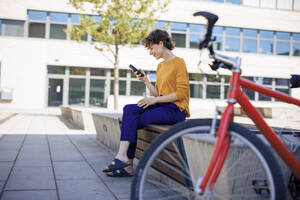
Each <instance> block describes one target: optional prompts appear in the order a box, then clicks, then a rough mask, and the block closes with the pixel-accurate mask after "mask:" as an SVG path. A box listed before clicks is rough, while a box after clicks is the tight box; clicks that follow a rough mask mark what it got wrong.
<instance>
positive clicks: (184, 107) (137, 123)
mask: <svg viewBox="0 0 300 200" xmlns="http://www.w3.org/2000/svg"><path fill="white" fill-rule="evenodd" d="M144 45H145V47H146V48H147V49H148V50H149V52H150V55H152V56H153V57H155V58H156V59H157V60H158V59H161V58H162V59H163V61H162V62H161V63H159V64H158V66H157V71H156V84H155V86H153V85H152V84H151V83H150V81H149V79H148V78H147V76H141V75H138V73H137V72H135V75H136V76H137V78H138V79H139V80H140V81H143V82H144V83H145V85H146V87H147V88H148V90H149V91H150V94H151V95H152V96H154V97H145V98H143V99H141V100H140V101H138V103H137V104H129V105H126V106H124V109H123V111H124V112H123V118H122V127H121V139H120V147H119V151H118V153H117V155H116V157H115V159H114V160H113V162H112V163H111V164H110V165H109V166H107V167H105V168H104V169H103V172H104V173H106V174H107V175H108V176H117V177H122V176H132V175H133V166H132V159H133V158H134V155H135V149H136V142H137V129H140V128H143V127H145V126H146V125H148V124H175V123H178V122H180V121H183V120H185V118H186V117H189V116H190V112H189V98H190V89H189V78H188V73H187V69H186V65H185V62H184V60H183V59H182V58H179V57H176V56H175V55H174V54H173V53H172V50H173V49H174V42H173V41H172V39H171V38H170V36H169V34H168V33H167V32H166V31H164V30H159V29H156V30H154V31H152V32H151V33H150V34H149V35H148V36H147V37H146V38H145V39H144ZM140 71H141V70H140ZM141 72H143V71H141ZM143 73H144V72H143Z"/></svg>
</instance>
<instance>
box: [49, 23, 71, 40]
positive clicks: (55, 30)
mask: <svg viewBox="0 0 300 200" xmlns="http://www.w3.org/2000/svg"><path fill="white" fill-rule="evenodd" d="M66 28H67V25H62V24H51V25H50V38H51V39H62V40H65V39H67V34H66V33H65V32H64V29H66Z"/></svg>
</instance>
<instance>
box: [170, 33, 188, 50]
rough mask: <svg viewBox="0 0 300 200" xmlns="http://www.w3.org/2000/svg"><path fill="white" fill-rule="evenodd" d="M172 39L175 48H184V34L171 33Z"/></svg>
mask: <svg viewBox="0 0 300 200" xmlns="http://www.w3.org/2000/svg"><path fill="white" fill-rule="evenodd" d="M172 39H173V40H174V42H175V44H176V47H185V41H186V38H185V34H181V33H172Z"/></svg>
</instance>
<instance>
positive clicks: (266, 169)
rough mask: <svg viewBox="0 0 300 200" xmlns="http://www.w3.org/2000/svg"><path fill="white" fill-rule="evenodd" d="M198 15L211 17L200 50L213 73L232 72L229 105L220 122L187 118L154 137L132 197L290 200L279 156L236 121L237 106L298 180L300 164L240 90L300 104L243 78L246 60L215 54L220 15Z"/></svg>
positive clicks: (140, 165)
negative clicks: (206, 53)
mask: <svg viewBox="0 0 300 200" xmlns="http://www.w3.org/2000/svg"><path fill="white" fill-rule="evenodd" d="M194 16H203V17H205V18H206V19H207V28H206V34H205V38H204V40H202V41H201V42H200V44H199V49H203V48H207V49H208V50H209V54H210V57H211V58H212V59H213V62H212V63H211V65H210V67H211V68H212V70H217V69H219V68H224V69H228V70H231V71H232V77H231V80H230V88H229V91H228V103H227V107H226V109H225V111H224V112H223V114H222V117H221V119H220V120H218V119H217V117H218V114H217V113H216V116H215V118H214V119H192V120H186V121H184V122H181V123H178V124H176V125H174V126H172V127H171V128H170V129H169V130H167V131H166V132H164V133H163V134H161V135H160V136H158V137H157V138H155V140H154V141H153V142H152V144H151V145H150V146H149V147H148V148H147V150H146V151H145V152H144V154H143V157H142V158H141V160H140V162H139V164H138V166H137V169H136V173H135V176H134V179H133V182H132V185H131V199H222V200H223V199H238V200H241V199H276V200H283V199H286V195H287V194H286V189H287V187H286V186H285V184H284V179H283V175H282V172H281V169H280V166H279V164H278V162H277V160H276V158H275V156H274V155H273V153H272V151H271V150H270V148H269V147H268V146H267V144H266V142H265V141H263V140H262V137H261V136H259V135H256V134H254V133H251V132H250V131H249V130H248V129H247V128H245V127H243V126H241V125H240V124H237V123H234V122H233V119H234V112H233V108H234V104H236V103H239V104H240V106H241V107H242V108H243V110H244V111H245V113H246V114H247V115H248V116H249V118H251V119H252V121H253V122H254V123H255V125H256V126H257V128H258V129H259V130H260V132H261V133H262V135H263V136H264V137H265V139H266V140H267V141H268V142H269V144H270V145H271V146H272V147H273V149H274V150H275V151H276V152H277V154H278V155H279V157H281V159H282V160H283V161H284V162H285V163H286V165H288V167H289V168H290V170H291V171H292V173H293V174H294V177H293V179H294V180H296V181H298V180H300V162H298V161H297V160H296V158H295V157H294V156H293V155H292V154H291V153H290V152H289V150H288V149H287V147H286V146H285V145H284V144H283V143H282V142H281V141H280V139H279V138H278V136H277V135H276V134H275V132H274V131H273V130H272V129H271V128H270V127H269V126H268V124H267V123H266V122H265V121H264V119H263V117H262V115H261V114H260V113H259V112H258V111H257V110H256V108H255V107H254V106H253V105H252V104H251V103H250V101H249V99H248V97H247V95H246V94H245V93H244V92H243V90H242V89H241V87H243V88H246V89H249V90H254V91H257V92H259V93H262V94H264V95H267V96H271V97H274V98H276V99H279V100H281V101H284V102H287V103H292V104H295V105H297V106H300V100H298V99H295V98H292V97H290V96H288V95H287V94H284V93H280V92H278V91H273V90H271V89H268V88H265V87H262V86H260V85H257V84H255V83H253V82H251V81H249V80H247V79H243V78H241V77H240V76H241V68H240V63H241V59H240V58H239V57H236V58H231V57H227V56H224V55H220V54H217V53H215V52H214V50H213V46H212V44H213V41H214V38H212V28H213V26H214V24H215V23H216V21H217V20H218V17H217V16H216V15H214V14H211V13H208V12H197V13H195V14H194ZM162 166H164V167H165V166H168V167H169V168H166V167H165V168H166V169H164V168H163V167H162ZM171 176H172V179H170V178H169V177H171ZM297 183H299V182H297ZM298 186H299V185H298ZM296 192H297V191H296ZM298 192H299V191H298Z"/></svg>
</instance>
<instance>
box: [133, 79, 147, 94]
mask: <svg viewBox="0 0 300 200" xmlns="http://www.w3.org/2000/svg"><path fill="white" fill-rule="evenodd" d="M145 93H146V87H145V84H144V83H143V82H141V81H131V83H130V95H133V96H144V94H145Z"/></svg>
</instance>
